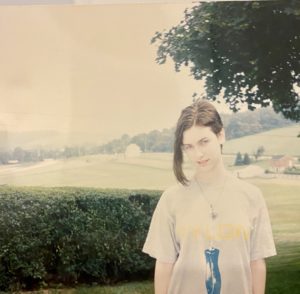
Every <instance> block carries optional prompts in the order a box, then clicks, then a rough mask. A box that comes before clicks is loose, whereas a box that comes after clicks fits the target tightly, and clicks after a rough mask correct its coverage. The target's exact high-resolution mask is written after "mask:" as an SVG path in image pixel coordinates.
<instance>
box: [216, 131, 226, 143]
mask: <svg viewBox="0 0 300 294" xmlns="http://www.w3.org/2000/svg"><path fill="white" fill-rule="evenodd" d="M217 137H218V140H219V143H220V145H223V144H224V143H225V141H226V139H225V131H224V128H223V129H222V130H221V131H220V133H219V134H218V135H217Z"/></svg>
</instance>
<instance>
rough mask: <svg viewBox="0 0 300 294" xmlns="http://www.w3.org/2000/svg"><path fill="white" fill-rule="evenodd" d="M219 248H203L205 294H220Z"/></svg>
mask: <svg viewBox="0 0 300 294" xmlns="http://www.w3.org/2000/svg"><path fill="white" fill-rule="evenodd" d="M219 252H220V251H219V249H217V248H212V249H206V250H205V252H204V253H205V259H206V277H205V285H206V290H207V294H220V291H221V274H220V271H219V265H218V260H219Z"/></svg>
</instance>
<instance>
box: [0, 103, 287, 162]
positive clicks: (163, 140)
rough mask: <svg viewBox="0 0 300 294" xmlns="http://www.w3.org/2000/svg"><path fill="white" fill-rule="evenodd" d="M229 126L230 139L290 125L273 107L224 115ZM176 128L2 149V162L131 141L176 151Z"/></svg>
mask: <svg viewBox="0 0 300 294" xmlns="http://www.w3.org/2000/svg"><path fill="white" fill-rule="evenodd" d="M222 119H223V121H224V125H225V132H226V138H227V139H228V140H229V139H233V138H238V137H241V136H245V135H251V134H254V133H259V132H262V131H266V130H270V129H272V128H276V127H283V126H288V125H290V124H291V122H290V121H289V120H286V119H284V118H282V116H280V115H278V114H276V113H275V112H274V111H273V110H272V109H269V108H268V109H260V110H257V111H254V112H241V113H237V114H235V115H228V114H226V115H222ZM173 140H174V128H170V129H163V130H162V131H159V130H153V131H151V132H149V133H142V134H138V135H136V136H133V137H130V136H129V135H127V134H124V135H123V136H121V137H120V138H118V139H114V140H112V141H110V142H108V143H106V144H103V145H89V146H67V147H65V148H62V149H57V148H56V149H46V148H38V149H32V150H25V149H23V148H21V147H17V148H15V149H14V150H12V151H0V164H7V163H9V161H11V160H17V161H18V162H37V161H42V160H44V159H46V158H52V159H61V158H70V157H79V156H83V155H93V154H103V153H104V154H114V153H124V152H125V150H126V148H127V146H128V145H129V144H137V145H138V146H139V147H140V148H141V150H142V151H143V152H172V150H173ZM263 152H264V149H263V147H262V146H261V147H260V149H258V150H256V153H255V154H253V156H254V157H255V159H257V157H259V156H260V155H261V154H262V153H263Z"/></svg>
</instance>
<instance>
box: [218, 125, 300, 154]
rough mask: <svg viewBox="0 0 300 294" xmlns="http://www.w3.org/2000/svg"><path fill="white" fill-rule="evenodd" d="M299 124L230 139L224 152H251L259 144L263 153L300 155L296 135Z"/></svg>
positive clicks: (299, 144) (299, 143)
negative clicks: (262, 148)
mask: <svg viewBox="0 0 300 294" xmlns="http://www.w3.org/2000/svg"><path fill="white" fill-rule="evenodd" d="M299 131H300V126H299V125H297V124H294V125H292V126H289V127H285V128H277V129H274V130H271V131H267V132H262V133H259V134H255V135H250V136H245V137H242V138H238V139H232V140H229V141H227V142H225V144H224V147H223V153H224V154H226V153H227V154H235V153H237V152H241V153H246V152H247V153H249V154H250V155H251V154H253V153H254V152H255V151H256V150H257V148H258V147H259V146H263V147H264V149H265V153H264V155H284V154H287V155H293V156H300V138H299V137H297V136H298V134H299Z"/></svg>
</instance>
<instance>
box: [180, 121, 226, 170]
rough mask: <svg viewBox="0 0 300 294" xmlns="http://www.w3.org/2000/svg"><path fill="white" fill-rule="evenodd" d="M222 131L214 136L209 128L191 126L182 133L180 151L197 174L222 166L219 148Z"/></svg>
mask: <svg viewBox="0 0 300 294" xmlns="http://www.w3.org/2000/svg"><path fill="white" fill-rule="evenodd" d="M224 141H225V136H224V131H223V130H222V131H221V132H220V133H219V134H218V135H216V134H215V133H214V132H213V131H212V130H211V128H210V127H203V126H193V127H191V128H190V129H187V130H186V131H184V133H183V140H182V150H183V151H184V152H185V153H186V155H187V157H188V158H189V160H190V161H191V162H192V163H193V164H194V165H195V167H196V171H197V172H199V173H202V172H208V171H214V169H216V168H219V167H221V166H222V155H221V147H220V145H221V144H223V143H224Z"/></svg>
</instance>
